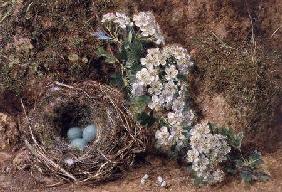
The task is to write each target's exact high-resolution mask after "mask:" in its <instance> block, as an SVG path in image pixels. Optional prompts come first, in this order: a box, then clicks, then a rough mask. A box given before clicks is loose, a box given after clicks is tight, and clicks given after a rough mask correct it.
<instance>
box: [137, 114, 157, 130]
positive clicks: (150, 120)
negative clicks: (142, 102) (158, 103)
mask: <svg viewBox="0 0 282 192" xmlns="http://www.w3.org/2000/svg"><path fill="white" fill-rule="evenodd" d="M136 119H137V120H138V122H139V123H140V124H141V125H143V126H146V127H150V126H152V125H153V124H154V123H155V122H156V119H155V118H154V116H153V114H152V113H149V114H147V113H146V112H142V113H139V114H137V118H136Z"/></svg>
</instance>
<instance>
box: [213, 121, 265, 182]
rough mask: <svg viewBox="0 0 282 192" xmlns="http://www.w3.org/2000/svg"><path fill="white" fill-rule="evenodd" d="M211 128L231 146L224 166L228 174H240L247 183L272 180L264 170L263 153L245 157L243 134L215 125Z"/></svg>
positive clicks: (255, 152)
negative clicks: (242, 146) (242, 149)
mask: <svg viewBox="0 0 282 192" xmlns="http://www.w3.org/2000/svg"><path fill="white" fill-rule="evenodd" d="M210 128H211V130H212V132H213V133H216V134H221V135H224V136H226V137H227V142H228V144H229V145H230V146H231V153H230V154H229V158H228V159H229V160H228V162H227V163H226V164H225V165H224V166H225V171H226V172H227V173H228V174H231V175H237V174H238V175H240V177H241V179H242V180H243V181H244V182H246V183H252V182H255V181H267V180H269V179H270V176H269V175H268V174H267V173H266V172H265V171H264V170H263V169H262V164H263V163H264V162H263V160H262V156H261V153H259V152H257V151H254V152H253V153H251V154H250V155H249V156H247V157H244V156H245V155H244V154H243V152H242V151H241V145H242V140H243V138H244V134H243V132H240V133H237V134H236V133H235V132H234V131H233V130H231V129H228V128H222V127H217V126H215V125H213V124H210Z"/></svg>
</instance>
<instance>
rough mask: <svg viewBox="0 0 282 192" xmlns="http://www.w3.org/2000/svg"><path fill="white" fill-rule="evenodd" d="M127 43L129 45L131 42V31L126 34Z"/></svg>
mask: <svg viewBox="0 0 282 192" xmlns="http://www.w3.org/2000/svg"><path fill="white" fill-rule="evenodd" d="M127 41H128V42H129V43H131V42H132V31H131V30H130V31H129V33H128V37H127Z"/></svg>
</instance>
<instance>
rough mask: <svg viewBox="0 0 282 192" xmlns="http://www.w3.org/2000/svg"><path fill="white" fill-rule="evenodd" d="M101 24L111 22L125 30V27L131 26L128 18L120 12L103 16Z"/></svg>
mask: <svg viewBox="0 0 282 192" xmlns="http://www.w3.org/2000/svg"><path fill="white" fill-rule="evenodd" d="M101 22H102V23H105V22H113V23H115V24H117V25H118V26H119V27H120V28H122V29H125V28H126V26H129V25H131V21H130V18H129V17H128V16H126V15H125V14H124V13H120V12H116V13H107V14H105V15H103V17H102V20H101Z"/></svg>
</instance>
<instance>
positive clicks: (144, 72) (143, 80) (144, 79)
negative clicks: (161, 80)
mask: <svg viewBox="0 0 282 192" xmlns="http://www.w3.org/2000/svg"><path fill="white" fill-rule="evenodd" d="M136 78H137V80H138V81H139V82H138V83H140V84H143V85H149V84H150V83H152V82H153V81H154V80H156V78H157V77H156V76H153V75H152V74H151V73H150V71H149V70H148V69H147V68H143V69H141V71H138V72H137V73H136Z"/></svg>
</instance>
